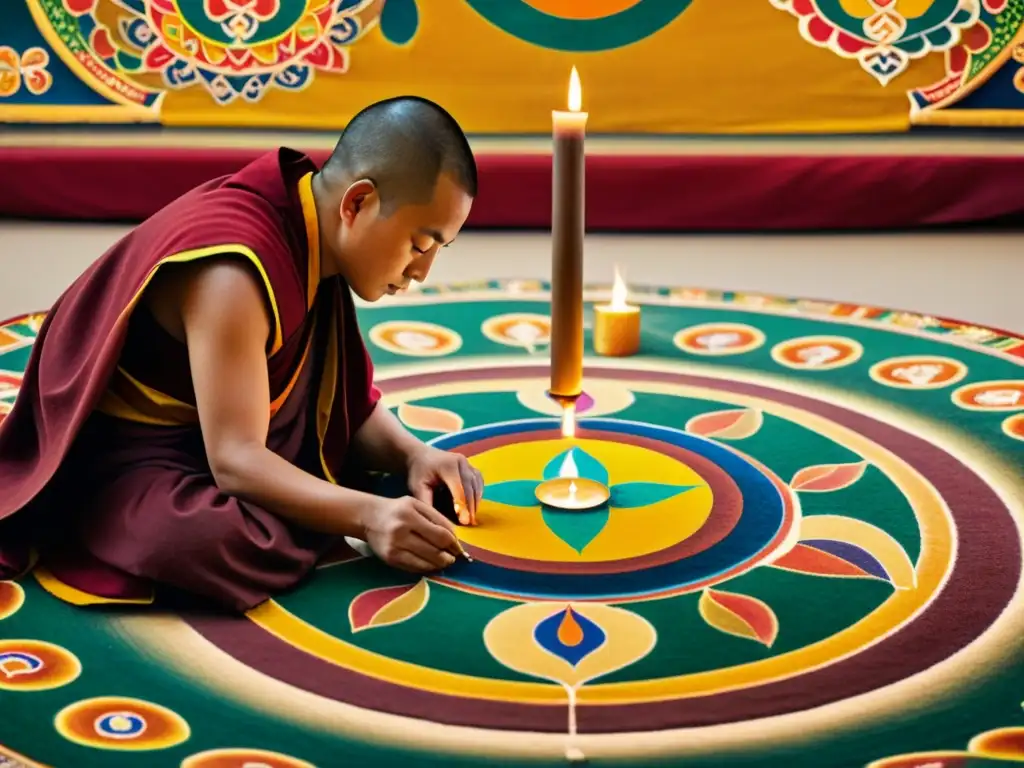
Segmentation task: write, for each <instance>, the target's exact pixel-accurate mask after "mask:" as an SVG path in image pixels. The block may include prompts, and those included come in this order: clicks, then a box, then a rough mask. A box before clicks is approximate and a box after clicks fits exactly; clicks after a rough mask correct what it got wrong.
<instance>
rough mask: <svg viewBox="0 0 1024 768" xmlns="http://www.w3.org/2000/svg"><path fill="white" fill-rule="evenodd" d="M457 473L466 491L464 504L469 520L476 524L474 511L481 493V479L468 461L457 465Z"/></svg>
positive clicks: (476, 508)
mask: <svg viewBox="0 0 1024 768" xmlns="http://www.w3.org/2000/svg"><path fill="white" fill-rule="evenodd" d="M459 475H460V476H461V477H462V487H463V489H464V490H465V492H466V504H467V506H468V507H469V518H470V522H471V523H473V524H474V525H475V524H476V513H477V510H478V509H479V508H480V497H481V496H482V495H483V480H482V478H481V477H480V473H479V472H477V470H476V469H474V468H473V467H472V466H470V464H469V462H468V461H466V462H462V463H460V466H459Z"/></svg>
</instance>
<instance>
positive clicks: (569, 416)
mask: <svg viewBox="0 0 1024 768" xmlns="http://www.w3.org/2000/svg"><path fill="white" fill-rule="evenodd" d="M575 436H576V404H575V403H566V404H565V405H564V406H562V437H575Z"/></svg>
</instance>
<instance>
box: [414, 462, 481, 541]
mask: <svg viewBox="0 0 1024 768" xmlns="http://www.w3.org/2000/svg"><path fill="white" fill-rule="evenodd" d="M408 482H409V492H410V493H411V494H412V495H413V496H414V497H416V498H417V499H419V500H420V501H422V502H424V503H426V504H430V503H432V501H433V497H434V489H435V488H437V487H438V486H441V485H444V486H446V487H447V488H448V491H449V492H450V493H451V495H452V499H453V500H454V502H455V515H456V516H457V517H458V519H459V522H460V523H462V524H463V525H476V511H477V507H478V506H479V505H480V499H481V498H483V494H484V478H483V475H481V474H480V472H479V470H477V469H476V468H475V467H473V466H471V465H470V463H469V461H467V459H466V457H465V456H462V455H460V454H457V453H450V452H448V451H442V450H440V449H438V448H434V447H432V446H424V447H423V449H422V450H420V451H418V452H417V453H415V454H414V455H412V456H410V457H409V469H408Z"/></svg>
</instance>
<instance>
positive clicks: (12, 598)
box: [0, 581, 25, 619]
mask: <svg viewBox="0 0 1024 768" xmlns="http://www.w3.org/2000/svg"><path fill="white" fill-rule="evenodd" d="M24 603H25V590H23V589H22V588H21V585H20V584H17V583H16V582H13V581H0V619H6V618H7V617H8V616H12V615H14V613H16V612H17V610H18V609H19V608H21V606H22V605H24Z"/></svg>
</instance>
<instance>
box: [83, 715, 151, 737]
mask: <svg viewBox="0 0 1024 768" xmlns="http://www.w3.org/2000/svg"><path fill="white" fill-rule="evenodd" d="M93 728H95V730H96V733H98V734H99V735H100V736H103V737H104V738H107V739H137V738H138V737H139V736H141V735H142V734H143V733H144V732H145V730H146V720H145V718H144V717H142V715H139V714H137V713H135V712H129V711H127V710H124V711H121V712H106V713H104V714H102V715H100V716H99V717H97V718H96V722H95V723H93Z"/></svg>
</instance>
